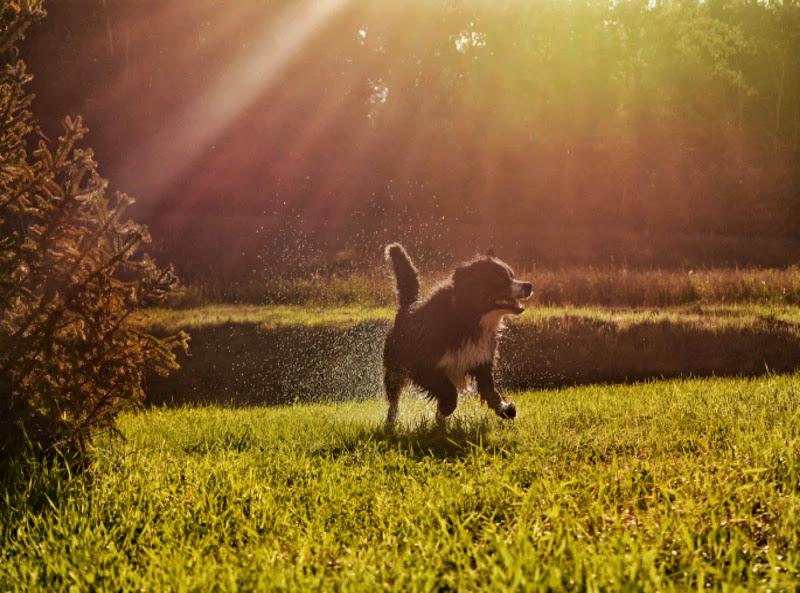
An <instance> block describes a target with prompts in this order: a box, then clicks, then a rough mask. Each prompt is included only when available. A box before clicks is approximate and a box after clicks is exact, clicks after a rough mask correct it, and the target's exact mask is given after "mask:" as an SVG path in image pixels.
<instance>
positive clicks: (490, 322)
mask: <svg viewBox="0 0 800 593" xmlns="http://www.w3.org/2000/svg"><path fill="white" fill-rule="evenodd" d="M504 315H505V313H504V312H502V311H492V312H491V313H488V314H486V315H484V316H483V317H482V318H481V322H480V328H481V331H480V334H479V335H478V337H477V338H475V339H470V340H467V341H466V342H464V343H463V344H462V345H461V347H459V348H457V349H455V350H447V351H445V353H444V356H442V358H440V359H439V362H438V363H437V364H436V367H437V368H440V369H442V370H443V371H444V372H445V373H446V374H447V377H448V378H449V379H450V381H452V382H453V385H455V386H456V389H458V390H459V391H461V390H463V389H465V388H466V386H467V372H468V371H470V370H471V369H474V368H475V367H477V366H480V365H482V364H486V363H488V362H491V361H492V359H493V358H494V344H493V339H494V336H495V335H496V334H497V332H498V331H499V330H500V329H501V327H502V324H503V316H504Z"/></svg>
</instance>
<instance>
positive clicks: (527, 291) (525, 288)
mask: <svg viewBox="0 0 800 593" xmlns="http://www.w3.org/2000/svg"><path fill="white" fill-rule="evenodd" d="M522 292H523V294H524V295H525V298H526V299H527V298H528V297H529V296H531V293H532V292H533V285H532V284H531V283H530V282H523V283H522Z"/></svg>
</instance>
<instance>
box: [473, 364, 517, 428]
mask: <svg viewBox="0 0 800 593" xmlns="http://www.w3.org/2000/svg"><path fill="white" fill-rule="evenodd" d="M470 374H471V375H472V376H473V377H475V382H476V383H477V384H478V393H479V394H480V395H481V399H482V400H484V401H485V402H486V404H487V405H488V406H489V407H490V408H491V409H492V410H494V412H495V414H497V415H498V416H500V417H501V418H515V417H516V416H517V406H516V405H514V402H508V401H506V400H505V398H504V397H503V396H502V395H500V393H499V392H498V391H497V388H496V387H495V386H494V377H493V376H492V366H491V365H489V364H482V365H480V366H479V367H477V368H476V369H474V370H473V371H472V372H470Z"/></svg>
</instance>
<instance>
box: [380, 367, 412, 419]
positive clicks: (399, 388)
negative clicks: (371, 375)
mask: <svg viewBox="0 0 800 593" xmlns="http://www.w3.org/2000/svg"><path fill="white" fill-rule="evenodd" d="M407 382H408V379H407V378H406V377H405V376H404V375H403V374H402V373H399V372H397V371H394V370H391V369H386V370H385V371H384V373H383V385H384V387H385V388H386V399H388V400H389V413H388V415H387V416H386V423H387V424H394V423H395V422H396V421H397V411H398V407H399V404H400V394H401V393H402V392H403V389H404V388H405V386H406V383H407Z"/></svg>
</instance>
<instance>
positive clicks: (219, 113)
mask: <svg viewBox="0 0 800 593" xmlns="http://www.w3.org/2000/svg"><path fill="white" fill-rule="evenodd" d="M348 2H349V0H309V1H308V2H306V3H302V4H300V5H299V6H290V7H288V8H286V9H285V10H284V12H283V13H282V14H281V15H279V16H278V17H277V18H276V17H275V16H274V15H272V16H271V17H270V19H269V22H268V24H267V23H265V26H266V28H265V31H264V33H263V34H261V35H260V36H257V37H256V38H254V39H253V40H252V41H250V42H249V43H246V44H243V47H242V50H241V51H240V52H239V55H237V56H236V57H235V59H234V61H233V63H232V64H230V65H229V66H228V67H226V68H225V69H224V70H223V71H222V72H221V73H220V74H219V76H218V77H217V78H216V80H214V81H212V82H211V83H210V84H209V85H208V86H207V87H206V88H204V89H203V90H202V91H201V92H200V93H199V94H198V95H197V96H196V97H195V98H194V99H193V100H191V102H190V103H189V104H188V105H187V106H186V107H185V108H184V109H182V110H181V112H180V113H178V114H177V115H176V117H174V119H173V120H172V121H169V122H167V123H166V125H164V126H163V127H160V128H159V129H157V130H156V131H155V133H153V134H152V135H150V137H148V138H145V139H144V141H143V142H142V143H140V145H139V146H138V147H136V148H135V149H134V150H133V152H132V153H130V154H128V156H127V158H126V159H125V161H124V163H122V164H121V165H120V169H119V170H117V171H114V175H113V178H114V179H115V180H118V182H119V183H120V185H122V186H123V187H127V186H131V187H133V188H134V189H135V191H136V192H137V193H141V194H144V195H158V194H160V193H161V192H163V191H164V190H165V189H166V188H168V187H169V186H170V184H171V183H173V182H175V181H176V180H177V179H178V178H179V177H180V176H181V175H182V174H183V173H185V172H186V171H187V170H188V169H189V168H190V167H191V165H192V164H193V163H194V162H195V161H196V159H197V158H199V157H200V156H201V155H202V154H203V152H204V151H205V150H207V149H209V147H212V146H213V144H214V141H215V139H216V138H218V137H219V135H220V133H222V132H223V130H225V129H226V128H227V127H228V126H229V125H230V124H231V123H232V122H233V121H234V120H235V119H236V118H237V117H238V116H240V115H241V114H242V113H243V112H245V111H246V110H247V109H248V108H249V107H251V106H252V105H253V103H254V102H255V101H256V100H257V99H258V98H259V96H261V95H262V94H263V93H265V92H267V91H268V90H269V89H270V87H271V86H272V85H274V84H276V83H277V82H278V81H279V79H280V75H281V73H282V72H284V70H285V68H286V67H287V65H288V64H289V63H290V62H291V61H292V59H293V58H295V56H297V55H298V53H299V52H300V51H302V50H303V48H304V47H305V46H306V45H307V44H308V43H309V41H310V40H311V39H312V38H313V37H314V35H315V34H316V33H318V32H319V31H320V30H321V29H323V28H324V27H325V26H326V24H327V23H329V22H330V20H331V19H332V18H333V17H335V15H336V14H337V13H338V12H340V11H341V10H342V9H343V8H344V7H345V6H346V5H347V3H348ZM253 13H255V11H253V10H251V11H248V13H244V14H241V18H243V19H252V18H258V17H259V15H258V14H257V13H255V14H253ZM261 18H263V17H261ZM245 22H246V21H245ZM142 172H146V173H144V174H142Z"/></svg>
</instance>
